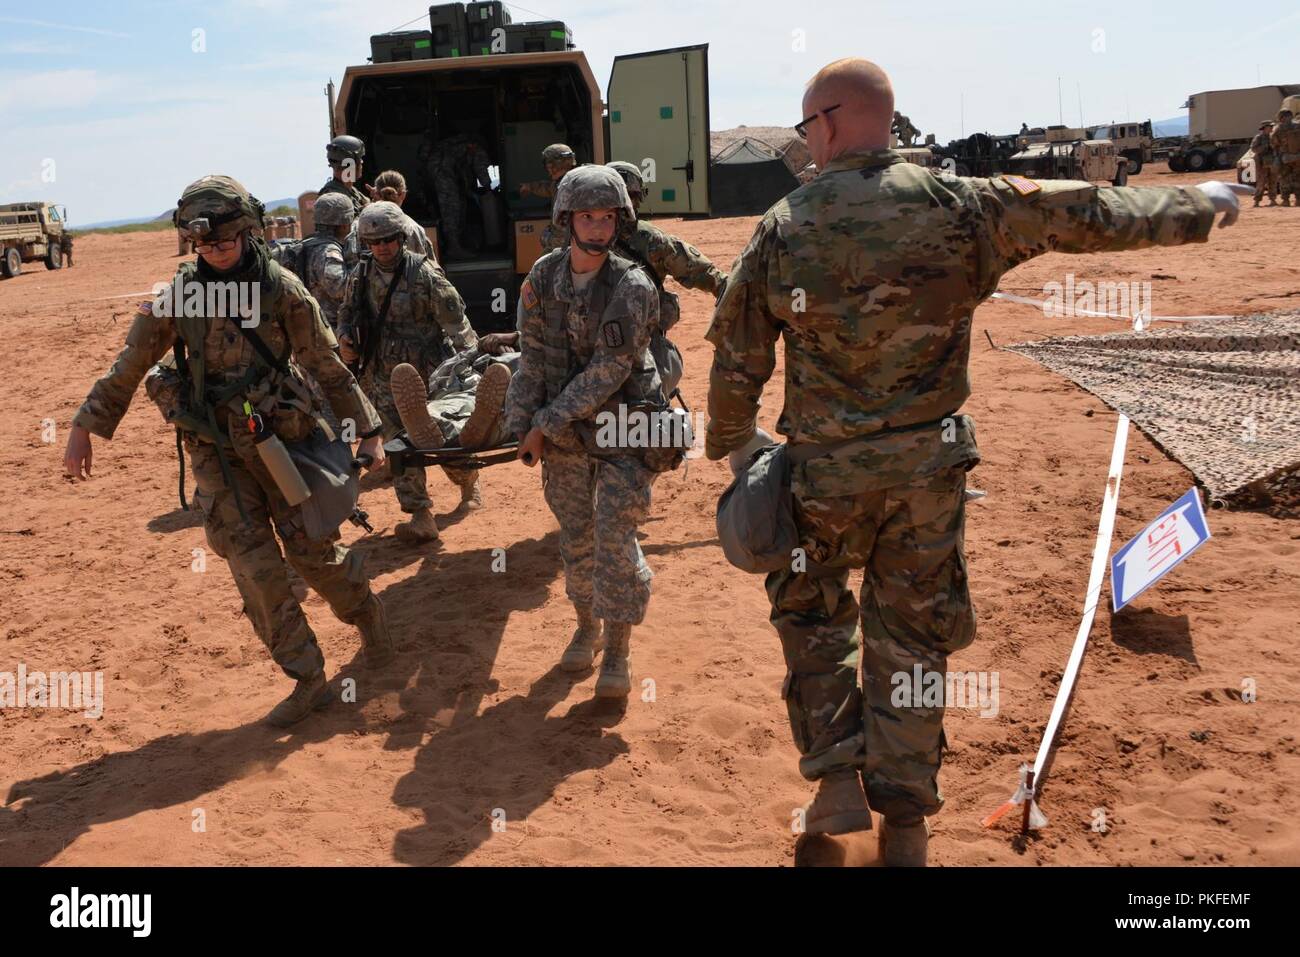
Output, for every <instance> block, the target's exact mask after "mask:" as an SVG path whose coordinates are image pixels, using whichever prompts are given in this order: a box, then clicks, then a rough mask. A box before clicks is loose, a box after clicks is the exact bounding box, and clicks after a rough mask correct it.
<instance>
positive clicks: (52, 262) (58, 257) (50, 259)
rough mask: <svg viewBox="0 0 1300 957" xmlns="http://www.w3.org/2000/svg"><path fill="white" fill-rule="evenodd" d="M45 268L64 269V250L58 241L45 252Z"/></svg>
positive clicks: (52, 243) (51, 244)
mask: <svg viewBox="0 0 1300 957" xmlns="http://www.w3.org/2000/svg"><path fill="white" fill-rule="evenodd" d="M45 268H46V269H62V268H63V249H62V248H61V247H60V246H59V243H58V240H55V241H53V242H51V243H50V246H49V249H47V250H46V251H45Z"/></svg>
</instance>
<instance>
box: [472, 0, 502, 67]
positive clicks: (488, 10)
mask: <svg viewBox="0 0 1300 957" xmlns="http://www.w3.org/2000/svg"><path fill="white" fill-rule="evenodd" d="M465 23H466V28H467V29H468V31H469V50H470V55H471V56H488V55H489V54H491V53H492V52H493V51H492V31H493V30H498V29H504V28H505V26H506V25H507V24H509V23H510V13H509V11H507V10H506V8H505V6H504V4H502V3H500V2H499V0H493V2H491V3H467V4H466V5H465ZM496 52H497V53H503V52H504V51H503V50H502V49H500V48H498V49H497V50H496Z"/></svg>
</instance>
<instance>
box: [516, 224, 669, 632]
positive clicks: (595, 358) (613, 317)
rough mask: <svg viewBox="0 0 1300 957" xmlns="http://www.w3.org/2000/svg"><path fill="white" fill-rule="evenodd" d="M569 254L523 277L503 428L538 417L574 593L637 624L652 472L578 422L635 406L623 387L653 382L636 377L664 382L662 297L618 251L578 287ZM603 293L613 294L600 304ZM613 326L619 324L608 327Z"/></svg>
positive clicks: (546, 485) (546, 479)
mask: <svg viewBox="0 0 1300 957" xmlns="http://www.w3.org/2000/svg"><path fill="white" fill-rule="evenodd" d="M569 262H570V253H569V250H568V249H567V248H566V249H561V250H556V251H555V252H551V253H548V254H547V255H545V256H543V257H542V258H541V259H539V260H538V261H537V262H536V263H535V264H534V265H533V268H532V270H531V271H530V272H529V274H528V278H527V279H526V280H525V281H524V284H523V287H522V290H521V295H520V301H519V331H520V340H519V341H520V352H521V356H520V363H519V372H518V374H517V375H515V377H514V379H513V380H512V381H511V384H510V393H509V396H508V397H507V400H506V408H505V419H506V425H505V429H506V432H507V434H508V435H512V436H516V437H518V438H520V439H522V438H523V436H524V435H525V434H527V433H528V431H529V430H530V429H531V428H532V427H534V426H536V427H538V428H540V429H541V430H542V432H543V434H544V435H545V437H546V445H545V453H544V458H543V462H542V486H543V489H544V492H545V496H546V504H547V505H548V506H550V509H551V511H552V512H553V513H554V514H555V517H556V519H557V520H558V521H559V523H560V554H561V556H562V557H563V559H564V584H565V592H566V594H567V595H568V596H569V599H570V600H571V601H572V602H573V603H574V604H575V605H590V606H591V607H592V610H593V613H594V614H595V617H596V618H599V619H604V620H606V621H613V622H626V623H628V624H632V625H635V624H639V623H640V622H641V620H642V619H643V618H644V617H645V612H646V607H647V605H648V604H649V602H650V579H651V577H652V573H651V571H650V566H649V565H647V564H646V561H645V556H644V555H643V554H642V552H641V546H640V543H639V542H638V541H637V538H636V530H637V527H638V526H639V525H640V524H641V523H642V522H644V521H645V519H646V517H647V516H648V514H649V511H650V484H651V481H650V480H651V477H652V475H653V474H654V473H652V472H651V471H650V470H649V469H647V468H646V467H645V466H644V465H643V464H642V462H641V460H640V459H639V458H638V457H637V456H636V455H635V454H623V455H617V454H616V455H608V456H605V455H602V456H600V457H597V456H595V455H592V454H590V453H589V452H588V451H587V447H586V446H585V445H584V443H583V440H582V439H581V438H580V437H579V434H578V431H577V430H575V425H579V426H587V427H591V426H592V422H593V420H594V418H595V416H596V414H597V412H599V411H600V410H602V409H604V408H606V407H617V405H618V404H619V402H623V403H626V404H628V405H632V404H634V402H633V401H632V400H629V398H628V396H627V395H626V393H627V392H628V391H629V390H630V389H636V388H640V387H647V383H645V382H638V383H635V384H633V383H632V380H633V379H637V378H641V379H650V378H653V380H654V382H653V388H654V389H658V387H659V386H658V373H657V372H655V371H654V363H653V362H652V361H651V359H650V355H649V345H650V333H651V331H652V330H653V329H654V328H655V327H656V326H657V324H658V319H659V317H658V312H659V308H658V305H659V304H658V296H657V295H656V293H655V289H654V286H653V285H652V284H651V283H650V280H649V279H647V278H646V276H645V274H644V273H642V272H641V271H640V270H639V269H636V268H635V267H634V265H633V264H632V263H630V262H628V261H627V260H625V259H622V258H620V257H618V256H612V255H611V256H610V257H609V259H608V260H607V262H606V263H605V265H604V266H602V267H601V270H600V272H599V273H598V274H597V275H596V277H595V278H594V279H593V280H591V283H590V284H589V285H588V286H587V287H586V289H585V290H583V291H582V292H578V291H577V290H575V288H574V283H573V274H572V271H571V270H570V266H569ZM602 287H603V288H602ZM594 297H600V298H601V299H603V300H604V303H605V304H604V308H603V309H601V310H600V311H596V310H594V309H593V298H594ZM595 305H597V306H599V300H597V301H596V303H595ZM611 324H612V325H613V326H617V327H618V328H617V329H613V328H610V329H608V330H607V329H606V327H609V326H611ZM647 365H648V371H647Z"/></svg>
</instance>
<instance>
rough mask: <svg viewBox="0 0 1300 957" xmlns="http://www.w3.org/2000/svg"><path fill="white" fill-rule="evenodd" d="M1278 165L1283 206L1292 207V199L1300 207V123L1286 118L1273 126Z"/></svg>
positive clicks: (1279, 187) (1273, 140)
mask: <svg viewBox="0 0 1300 957" xmlns="http://www.w3.org/2000/svg"><path fill="white" fill-rule="evenodd" d="M1270 143H1271V145H1272V147H1273V152H1274V153H1275V154H1276V156H1277V163H1278V192H1279V193H1280V194H1281V195H1282V204H1283V205H1284V206H1289V205H1291V200H1292V198H1294V199H1295V202H1296V204H1297V205H1300V123H1297V122H1296V121H1295V119H1294V118H1293V117H1292V118H1284V119H1280V120H1278V121H1277V122H1276V123H1275V124H1273V135H1272V136H1271V137H1270Z"/></svg>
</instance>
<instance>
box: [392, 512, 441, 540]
mask: <svg viewBox="0 0 1300 957" xmlns="http://www.w3.org/2000/svg"><path fill="white" fill-rule="evenodd" d="M393 531H395V532H396V533H397V534H398V536H399V537H401V538H404V539H406V540H407V541H409V542H416V543H423V542H436V541H437V540H438V523H437V522H435V521H434V520H433V512H432V510H430V509H427V508H422V509H420V510H418V511H416V512H414V513H412V515H411V520H410V521H409V522H398V523H397V525H396V526H395V527H394V528H393Z"/></svg>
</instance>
